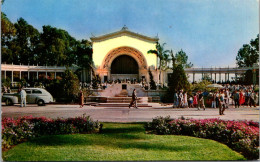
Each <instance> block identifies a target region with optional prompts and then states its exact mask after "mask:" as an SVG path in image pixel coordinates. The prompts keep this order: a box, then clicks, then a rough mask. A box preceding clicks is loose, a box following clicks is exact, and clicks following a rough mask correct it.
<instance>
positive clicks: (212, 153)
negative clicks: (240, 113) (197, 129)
mask: <svg viewBox="0 0 260 162" xmlns="http://www.w3.org/2000/svg"><path fill="white" fill-rule="evenodd" d="M3 159H4V160H6V161H71V160H73V161H88V160H93V161H95V160H121V161H122V160H245V158H244V157H243V156H242V155H240V154H238V153H236V152H235V151H232V150H231V149H230V148H228V147H227V146H226V145H223V144H220V143H218V142H216V141H212V140H208V139H201V138H195V137H187V136H175V135H153V134H145V131H144V128H143V124H115V123H104V127H103V131H102V133H100V134H74V135H55V136H43V137H40V138H36V139H33V140H30V141H28V142H25V143H22V144H19V145H17V146H15V147H14V148H12V149H11V150H9V151H7V152H3Z"/></svg>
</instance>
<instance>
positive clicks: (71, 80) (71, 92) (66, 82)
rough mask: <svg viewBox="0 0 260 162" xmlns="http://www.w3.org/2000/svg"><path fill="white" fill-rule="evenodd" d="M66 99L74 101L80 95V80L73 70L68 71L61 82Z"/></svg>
mask: <svg viewBox="0 0 260 162" xmlns="http://www.w3.org/2000/svg"><path fill="white" fill-rule="evenodd" d="M61 84H62V87H63V89H64V93H63V94H64V95H65V98H67V99H68V100H73V99H75V97H76V96H77V95H78V93H79V79H78V77H77V75H75V74H74V73H73V72H72V71H71V70H69V69H66V70H65V73H64V74H63V79H62V81H61Z"/></svg>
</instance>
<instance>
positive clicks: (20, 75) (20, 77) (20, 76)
mask: <svg viewBox="0 0 260 162" xmlns="http://www.w3.org/2000/svg"><path fill="white" fill-rule="evenodd" d="M19 79H20V80H21V79H22V71H20V74H19Z"/></svg>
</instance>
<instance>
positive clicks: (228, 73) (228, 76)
mask: <svg viewBox="0 0 260 162" xmlns="http://www.w3.org/2000/svg"><path fill="white" fill-rule="evenodd" d="M227 75H228V81H229V73H227Z"/></svg>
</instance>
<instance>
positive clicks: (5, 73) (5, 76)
mask: <svg viewBox="0 0 260 162" xmlns="http://www.w3.org/2000/svg"><path fill="white" fill-rule="evenodd" d="M5 79H6V70H5Z"/></svg>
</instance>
